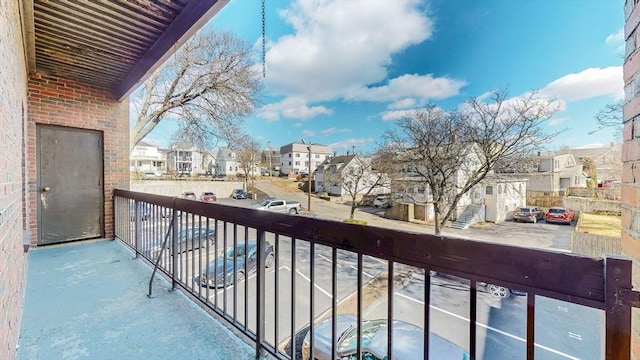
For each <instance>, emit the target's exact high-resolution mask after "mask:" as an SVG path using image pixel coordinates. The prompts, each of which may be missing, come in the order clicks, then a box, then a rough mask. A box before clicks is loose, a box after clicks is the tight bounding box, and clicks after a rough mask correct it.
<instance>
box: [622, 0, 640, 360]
mask: <svg viewBox="0 0 640 360" xmlns="http://www.w3.org/2000/svg"><path fill="white" fill-rule="evenodd" d="M624 14H625V20H626V23H625V28H624V33H625V40H626V52H625V61H624V75H623V76H624V92H625V104H624V111H623V113H624V116H623V122H624V131H623V145H622V161H623V164H624V165H623V172H622V250H623V254H624V255H626V256H629V257H631V258H633V285H634V288H636V289H638V288H640V51H636V48H637V46H636V43H637V40H636V39H637V36H638V35H640V29H639V24H640V6H636V0H626V3H625V7H624ZM632 332H633V335H632V338H631V358H632V359H634V360H640V311H639V310H638V309H635V310H634V311H633V315H632Z"/></svg>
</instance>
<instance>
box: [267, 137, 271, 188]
mask: <svg viewBox="0 0 640 360" xmlns="http://www.w3.org/2000/svg"><path fill="white" fill-rule="evenodd" d="M267 151H268V152H269V180H271V141H267Z"/></svg>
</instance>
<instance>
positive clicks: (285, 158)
mask: <svg viewBox="0 0 640 360" xmlns="http://www.w3.org/2000/svg"><path fill="white" fill-rule="evenodd" d="M331 154H332V150H331V147H329V146H325V145H320V144H303V143H297V142H294V143H291V144H287V145H284V146H282V147H280V173H281V174H284V175H289V174H299V173H300V172H303V173H306V172H308V171H309V161H311V171H312V172H313V171H314V170H315V169H316V168H317V167H318V165H320V164H322V162H323V161H325V160H326V159H328V158H329V157H330V156H331ZM309 155H311V156H309Z"/></svg>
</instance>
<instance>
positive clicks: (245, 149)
mask: <svg viewBox="0 0 640 360" xmlns="http://www.w3.org/2000/svg"><path fill="white" fill-rule="evenodd" d="M239 144H240V145H239V146H238V147H237V150H236V151H235V153H236V161H238V163H239V164H240V169H241V170H242V173H243V174H244V178H245V182H246V181H247V179H249V178H250V179H251V187H253V179H254V176H253V175H254V171H255V169H256V166H257V164H258V163H260V154H261V150H260V149H261V145H260V143H259V142H258V141H257V140H255V139H253V138H252V137H250V136H243V137H242V138H241V139H240V140H239Z"/></svg>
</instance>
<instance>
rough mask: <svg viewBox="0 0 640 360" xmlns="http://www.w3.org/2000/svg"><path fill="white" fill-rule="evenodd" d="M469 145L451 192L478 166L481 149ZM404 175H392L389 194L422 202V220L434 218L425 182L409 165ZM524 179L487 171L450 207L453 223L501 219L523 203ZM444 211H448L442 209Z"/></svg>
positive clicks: (397, 199)
mask: <svg viewBox="0 0 640 360" xmlns="http://www.w3.org/2000/svg"><path fill="white" fill-rule="evenodd" d="M466 146H469V150H468V151H466V154H467V156H465V157H464V159H463V160H462V164H461V166H460V168H459V170H458V171H456V173H455V175H454V176H452V179H451V188H452V192H455V191H456V190H454V189H459V188H462V187H464V186H465V184H466V183H467V182H468V180H469V177H470V174H472V173H473V172H474V171H476V169H477V168H478V166H480V161H479V156H480V155H479V154H480V151H479V150H478V148H477V145H475V144H474V145H466ZM401 172H402V173H403V176H402V177H401V178H398V179H395V180H394V181H393V184H392V191H391V195H392V197H393V198H394V199H395V201H396V202H405V203H413V204H422V205H424V206H425V207H426V209H425V211H424V212H423V214H422V216H421V220H433V219H434V215H435V214H434V209H433V206H430V202H431V199H432V198H431V194H430V190H429V186H428V184H426V182H425V181H424V179H423V178H422V177H421V176H420V175H419V172H418V171H417V169H415V168H413V166H412V165H409V164H406V165H403V167H402V169H401ZM526 187H527V181H526V179H523V178H516V177H504V176H498V175H495V174H493V172H490V173H489V175H487V176H486V177H485V178H484V179H483V180H482V181H480V182H479V183H478V184H476V185H475V186H473V187H472V188H471V189H470V190H469V191H468V192H466V193H464V194H462V196H461V198H460V199H459V200H458V203H457V204H456V209H455V210H454V211H453V215H452V219H453V220H456V221H457V224H456V223H454V225H453V226H454V227H457V228H466V227H468V226H469V225H470V224H472V223H475V222H480V221H491V222H501V221H504V220H507V219H510V218H511V214H512V212H513V210H515V209H516V208H517V207H519V206H523V205H525V203H526ZM445 211H448V210H447V209H445Z"/></svg>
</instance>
